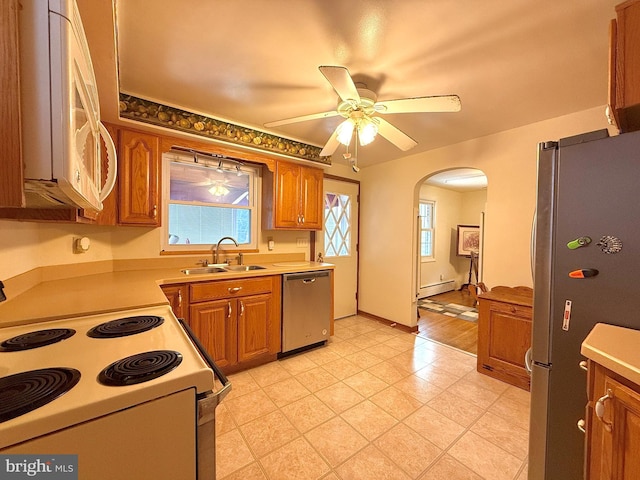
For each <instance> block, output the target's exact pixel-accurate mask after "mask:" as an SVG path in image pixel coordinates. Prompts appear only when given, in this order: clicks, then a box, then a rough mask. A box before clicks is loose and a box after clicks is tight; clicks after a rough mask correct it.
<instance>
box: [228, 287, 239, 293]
mask: <svg viewBox="0 0 640 480" xmlns="http://www.w3.org/2000/svg"><path fill="white" fill-rule="evenodd" d="M240 290H242V287H229V288H227V291H228V292H229V293H238V292H239V291H240Z"/></svg>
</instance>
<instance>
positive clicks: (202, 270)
mask: <svg viewBox="0 0 640 480" xmlns="http://www.w3.org/2000/svg"><path fill="white" fill-rule="evenodd" d="M180 271H181V272H182V273H184V274H185V275H204V274H207V273H224V272H226V271H227V270H225V269H224V268H222V267H196V268H185V269H184V270H180Z"/></svg>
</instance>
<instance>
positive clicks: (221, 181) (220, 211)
mask: <svg viewBox="0 0 640 480" xmlns="http://www.w3.org/2000/svg"><path fill="white" fill-rule="evenodd" d="M258 179H259V171H258V169H257V168H256V167H253V166H247V165H244V164H241V163H239V162H237V161H234V160H231V159H224V158H220V159H217V158H211V157H205V156H201V155H198V154H195V153H194V154H193V155H188V154H182V153H174V152H170V153H166V154H164V155H163V190H164V195H163V198H164V199H166V200H165V202H166V205H165V207H166V208H164V209H163V211H164V212H165V218H164V219H163V222H162V229H163V235H162V243H163V244H162V249H163V250H165V251H194V250H195V251H202V250H209V249H211V248H212V246H214V245H215V244H216V243H217V242H218V240H220V239H221V238H223V237H225V236H231V237H233V238H235V239H236V240H237V241H238V244H239V246H238V247H236V246H235V245H233V244H227V243H224V250H229V251H237V250H247V249H256V248H257V243H258V233H259V232H258V228H259V227H258V225H259V218H258V217H259V214H258V212H259V205H258V201H257V192H258Z"/></svg>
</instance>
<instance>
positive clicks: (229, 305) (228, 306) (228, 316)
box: [227, 302, 231, 320]
mask: <svg viewBox="0 0 640 480" xmlns="http://www.w3.org/2000/svg"><path fill="white" fill-rule="evenodd" d="M227 308H228V309H229V314H228V315H227V318H228V319H229V320H231V302H227Z"/></svg>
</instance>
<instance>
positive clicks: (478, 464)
mask: <svg viewBox="0 0 640 480" xmlns="http://www.w3.org/2000/svg"><path fill="white" fill-rule="evenodd" d="M475 367H476V357H475V356H473V355H470V354H467V353H464V352H461V351H459V350H455V349H453V348H450V347H447V346H444V345H440V344H438V343H435V342H431V341H429V340H427V339H424V338H421V337H419V336H416V335H413V334H409V333H405V332H402V331H399V330H397V329H394V328H391V327H389V326H386V325H383V324H382V323H380V322H376V321H374V320H370V319H367V318H364V317H359V316H355V317H349V318H346V319H342V320H338V321H336V326H335V336H334V337H332V339H331V341H330V343H329V344H328V345H327V346H325V347H320V348H317V349H315V350H312V351H308V352H306V353H303V354H299V355H296V356H293V357H290V358H287V359H283V360H279V361H277V362H273V363H269V364H267V365H263V366H260V367H257V368H254V369H251V370H247V371H244V372H241V373H238V374H235V375H232V376H230V380H231V382H232V385H233V387H232V391H231V392H230V394H229V395H228V396H227V397H226V399H225V400H224V401H223V402H222V403H221V404H220V405H219V406H218V409H217V412H216V415H217V416H216V422H217V425H216V428H217V442H216V444H217V451H216V454H217V472H218V473H217V478H218V480H289V479H296V480H306V479H324V480H356V479H363V480H364V479H366V480H373V479H375V480H382V479H389V480H395V479H399V480H400V479H420V480H426V479H433V480H438V479H446V480H458V479H464V480H480V479H490V480H502V479H504V480H523V479H526V478H527V471H526V467H527V444H528V440H527V432H528V420H529V394H528V393H527V392H525V391H524V390H521V389H518V388H516V387H512V386H510V385H507V384H505V383H502V382H499V381H497V380H494V379H492V378H489V377H487V376H485V375H482V374H479V373H477V372H476V370H475Z"/></svg>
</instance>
